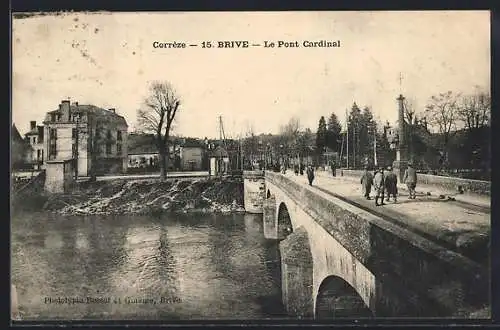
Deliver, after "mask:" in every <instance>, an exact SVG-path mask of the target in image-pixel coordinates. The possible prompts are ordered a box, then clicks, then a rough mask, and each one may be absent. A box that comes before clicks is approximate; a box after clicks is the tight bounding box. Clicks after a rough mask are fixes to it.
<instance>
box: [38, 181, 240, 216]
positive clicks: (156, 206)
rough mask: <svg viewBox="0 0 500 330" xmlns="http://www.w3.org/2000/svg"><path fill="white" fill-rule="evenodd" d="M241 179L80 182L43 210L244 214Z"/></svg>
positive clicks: (49, 201)
mask: <svg viewBox="0 0 500 330" xmlns="http://www.w3.org/2000/svg"><path fill="white" fill-rule="evenodd" d="M243 200H244V199H243V182H242V180H241V179H240V178H213V179H206V178H182V179H171V180H166V181H160V180H158V179H147V180H110V181H97V182H81V183H78V184H77V186H76V187H75V189H74V190H73V191H72V192H71V193H67V194H53V195H50V196H47V198H46V201H45V202H44V203H43V205H42V206H41V208H42V209H43V210H46V211H50V212H54V213H58V214H67V215H70V214H75V215H86V214H89V215H90V214H101V215H117V214H153V215H154V214H161V213H244V212H245V209H244V207H243Z"/></svg>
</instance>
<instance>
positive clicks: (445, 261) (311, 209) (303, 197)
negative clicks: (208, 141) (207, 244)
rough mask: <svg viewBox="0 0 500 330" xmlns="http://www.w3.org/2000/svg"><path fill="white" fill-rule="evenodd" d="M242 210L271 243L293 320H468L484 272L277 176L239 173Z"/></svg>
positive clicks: (482, 292)
mask: <svg viewBox="0 0 500 330" xmlns="http://www.w3.org/2000/svg"><path fill="white" fill-rule="evenodd" d="M244 182H245V183H244V186H245V205H246V207H248V209H247V211H250V212H258V209H259V202H258V201H259V200H260V210H261V212H263V219H264V220H263V221H264V224H263V230H264V236H265V237H266V238H268V239H276V240H279V241H280V243H279V247H280V254H281V272H282V274H281V278H282V283H281V284H282V297H283V303H284V306H285V308H286V310H287V312H288V313H289V314H290V315H294V316H297V317H299V318H318V319H321V318H335V317H392V316H394V317H470V315H471V313H472V312H473V311H476V310H480V309H481V308H485V307H484V306H488V307H486V308H489V274H488V270H487V269H485V267H484V266H482V265H480V264H478V263H476V262H474V261H472V260H470V259H468V258H466V257H464V256H463V255H461V254H459V253H456V252H453V251H450V250H448V249H446V248H444V247H442V246H440V245H438V244H436V243H433V242H431V241H429V240H427V239H426V238H423V237H421V236H419V235H418V234H415V233H413V232H411V231H409V230H407V229H405V228H403V227H401V226H398V225H397V224H395V223H392V222H390V221H387V220H385V219H383V218H381V217H378V216H376V215H374V214H372V213H370V212H368V211H365V210H363V209H360V208H358V207H356V206H353V205H351V204H349V203H347V202H345V201H343V200H341V199H338V198H335V197H332V196H330V195H328V194H326V193H324V192H322V191H321V190H319V189H315V187H314V186H313V187H310V186H307V185H305V184H304V185H302V184H299V183H297V182H295V181H294V180H291V179H290V178H287V177H286V176H283V175H281V174H279V173H273V172H265V175H263V174H262V173H260V174H256V173H253V174H251V173H250V174H249V173H246V174H245V175H244Z"/></svg>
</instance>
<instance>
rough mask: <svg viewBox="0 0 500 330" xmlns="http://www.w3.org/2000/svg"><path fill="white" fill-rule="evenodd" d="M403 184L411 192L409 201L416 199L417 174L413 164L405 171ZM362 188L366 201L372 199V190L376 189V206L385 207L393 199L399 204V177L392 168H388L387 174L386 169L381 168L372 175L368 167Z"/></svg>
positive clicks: (363, 176)
mask: <svg viewBox="0 0 500 330" xmlns="http://www.w3.org/2000/svg"><path fill="white" fill-rule="evenodd" d="M403 183H405V184H406V186H407V187H408V191H409V196H408V198H409V199H415V198H416V193H415V187H416V185H417V172H416V170H415V169H414V168H413V164H411V163H409V164H408V168H407V169H406V170H405V173H404V176H403ZM361 186H362V188H363V196H364V197H365V198H366V199H368V200H369V199H371V198H370V193H371V188H372V186H373V188H374V189H375V205H376V206H380V205H384V204H385V203H384V197H385V201H386V202H389V201H390V199H391V197H392V198H393V199H394V203H396V202H397V195H398V177H397V175H396V174H395V173H394V172H393V171H392V168H391V166H388V167H387V173H385V172H384V168H383V167H380V168H378V169H377V170H375V173H374V174H372V173H371V172H370V171H369V168H368V166H367V167H366V168H365V171H364V172H363V175H362V176H361Z"/></svg>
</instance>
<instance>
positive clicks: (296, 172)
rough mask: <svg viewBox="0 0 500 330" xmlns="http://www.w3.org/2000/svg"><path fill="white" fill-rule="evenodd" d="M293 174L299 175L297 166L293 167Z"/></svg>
mask: <svg viewBox="0 0 500 330" xmlns="http://www.w3.org/2000/svg"><path fill="white" fill-rule="evenodd" d="M293 173H295V175H299V165H297V164H295V165H293Z"/></svg>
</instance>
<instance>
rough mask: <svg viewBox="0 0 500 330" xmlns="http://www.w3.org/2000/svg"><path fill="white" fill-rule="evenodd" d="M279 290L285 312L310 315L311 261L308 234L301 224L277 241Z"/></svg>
mask: <svg viewBox="0 0 500 330" xmlns="http://www.w3.org/2000/svg"><path fill="white" fill-rule="evenodd" d="M280 254H281V291H282V298H283V305H284V306H285V309H286V311H287V313H288V314H289V315H291V316H297V317H299V318H314V299H313V261H312V254H311V248H310V246H309V238H308V235H307V232H306V230H305V229H304V228H303V227H300V228H298V229H297V230H296V231H295V232H293V233H292V234H290V235H289V236H288V237H287V238H286V239H285V240H283V241H281V243H280Z"/></svg>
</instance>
